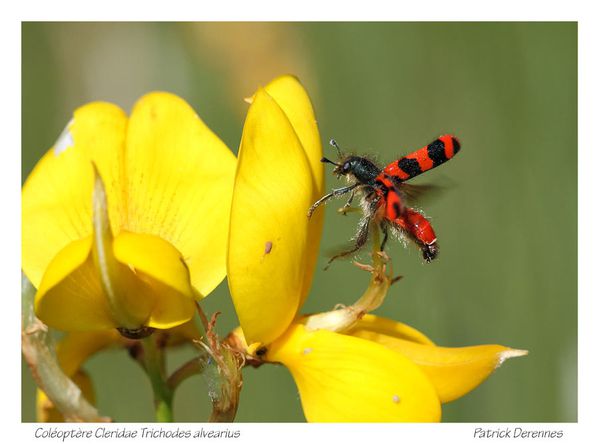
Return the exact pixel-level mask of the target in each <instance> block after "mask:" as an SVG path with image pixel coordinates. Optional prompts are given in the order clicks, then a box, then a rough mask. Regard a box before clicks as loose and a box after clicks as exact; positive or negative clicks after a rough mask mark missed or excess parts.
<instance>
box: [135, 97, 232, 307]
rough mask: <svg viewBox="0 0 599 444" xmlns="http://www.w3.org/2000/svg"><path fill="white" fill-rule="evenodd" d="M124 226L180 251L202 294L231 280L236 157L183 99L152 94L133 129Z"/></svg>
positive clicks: (137, 107) (141, 104) (138, 109)
mask: <svg viewBox="0 0 599 444" xmlns="http://www.w3.org/2000/svg"><path fill="white" fill-rule="evenodd" d="M125 162H126V172H125V177H126V180H125V182H126V184H125V193H126V195H127V197H128V202H127V211H126V217H125V221H124V229H126V230H128V231H131V232H136V233H146V234H154V235H156V236H159V237H161V238H162V239H165V240H167V241H168V242H170V243H171V244H172V245H173V246H174V247H175V248H176V249H177V250H178V251H180V252H181V254H182V255H183V258H184V260H185V263H186V264H187V265H188V267H189V272H190V275H191V283H192V285H193V286H194V288H195V289H196V290H197V292H198V293H199V294H200V296H205V295H207V294H208V293H210V292H211V291H212V290H213V289H214V288H215V287H216V286H217V285H218V284H219V283H220V282H221V281H222V279H223V278H224V276H225V262H226V261H225V257H226V243H227V233H228V219H229V209H230V205H231V194H232V190H233V177H234V172H235V156H234V155H233V154H232V153H231V151H230V150H229V149H228V148H227V147H226V146H225V145H224V143H223V142H222V141H221V140H220V139H219V138H218V137H217V136H216V135H215V134H214V133H213V132H212V131H211V130H210V129H209V128H208V127H207V126H206V125H205V124H204V122H202V120H201V119H200V118H199V117H198V115H197V114H196V113H195V112H194V111H193V109H192V108H191V107H190V106H189V105H188V104H187V103H186V102H185V101H183V100H182V99H180V98H178V97H176V96H174V95H172V94H168V93H152V94H148V95H146V96H144V97H143V98H142V99H140V100H139V102H138V103H137V104H136V105H135V108H134V110H133V112H132V114H131V119H130V123H129V128H128V132H127V149H126V160H125Z"/></svg>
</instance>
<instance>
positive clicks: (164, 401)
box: [142, 335, 173, 422]
mask: <svg viewBox="0 0 599 444" xmlns="http://www.w3.org/2000/svg"><path fill="white" fill-rule="evenodd" d="M142 341H143V347H144V367H145V370H146V373H147V375H148V377H149V378H150V383H151V384H152V390H153V391H154V404H155V408H156V421H158V422H173V391H172V389H171V387H170V386H169V384H168V383H167V381H166V375H165V368H164V367H165V365H164V354H163V352H162V349H161V348H159V347H158V344H156V339H155V337H154V335H152V336H149V337H147V338H145V339H143V340H142Z"/></svg>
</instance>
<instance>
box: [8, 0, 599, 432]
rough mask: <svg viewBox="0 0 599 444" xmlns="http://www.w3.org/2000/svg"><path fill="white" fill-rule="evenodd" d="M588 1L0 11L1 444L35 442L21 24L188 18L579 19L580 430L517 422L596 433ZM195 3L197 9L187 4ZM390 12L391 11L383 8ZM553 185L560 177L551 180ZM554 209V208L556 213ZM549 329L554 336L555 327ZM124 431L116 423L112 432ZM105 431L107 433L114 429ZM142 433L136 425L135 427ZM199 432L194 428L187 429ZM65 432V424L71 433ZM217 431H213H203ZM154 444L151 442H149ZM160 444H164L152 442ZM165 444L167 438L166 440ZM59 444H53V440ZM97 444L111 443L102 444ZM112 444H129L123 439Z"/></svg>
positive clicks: (594, 162) (152, 4) (593, 49)
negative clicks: (27, 385)
mask: <svg viewBox="0 0 599 444" xmlns="http://www.w3.org/2000/svg"><path fill="white" fill-rule="evenodd" d="M589 3H590V2H581V1H569V2H561V1H560V2H558V1H543V2H525V1H522V0H519V1H514V0H509V1H502V2H496V3H491V2H468V1H463V0H460V1H456V0H454V1H451V2H447V1H437V0H429V1H426V2H422V3H421V4H417V2H405V3H402V4H397V5H396V6H394V7H390V6H389V3H388V2H384V1H381V0H369V1H368V2H364V1H362V2H325V1H318V2H317V1H313V0H304V1H303V2H294V3H293V4H292V3H289V4H287V5H285V4H284V2H282V1H280V0H279V1H274V0H270V1H256V0H254V1H251V2H248V1H243V2H219V3H218V5H216V4H215V2H204V1H197V2H192V1H182V0H169V1H167V2H165V1H153V0H152V1H144V2H126V1H122V0H119V1H115V0H104V1H102V2H99V3H95V4H94V3H91V2H74V1H65V0H54V1H46V2H43V1H21V2H19V3H18V4H15V5H14V6H13V7H14V8H15V9H12V10H7V7H6V6H5V5H3V6H2V9H3V10H2V14H1V16H2V23H1V25H2V26H1V27H0V32H1V33H2V38H1V39H0V44H1V48H2V52H1V54H2V58H3V69H2V82H1V83H0V85H2V92H3V102H4V106H3V107H1V111H0V112H1V120H0V122H2V129H3V132H4V135H5V136H4V138H3V139H4V140H5V145H4V147H3V148H4V149H3V154H4V156H5V157H4V159H3V162H1V164H2V172H1V174H0V177H1V180H2V188H1V190H2V191H3V193H2V195H3V199H2V202H3V203H4V205H5V206H8V208H6V207H5V208H4V211H3V222H2V228H3V229H2V230H0V232H1V233H2V234H1V236H2V237H1V240H2V247H3V248H2V268H1V269H2V284H3V286H2V289H3V295H2V297H3V298H4V301H9V307H8V310H6V309H5V310H4V312H5V313H7V314H9V315H8V316H5V317H4V319H3V321H4V322H3V323H2V327H3V330H4V332H5V334H4V344H3V345H4V347H3V353H4V354H6V358H5V362H7V363H8V365H4V366H3V367H2V375H1V376H2V386H3V388H4V389H3V392H2V394H3V396H2V399H1V401H0V408H1V409H2V410H1V413H0V417H1V418H2V422H3V423H4V424H8V426H9V427H5V428H3V433H2V439H3V440H4V439H10V436H11V435H13V434H18V435H20V438H19V439H18V441H19V442H34V441H35V442H38V441H39V440H35V439H34V438H33V433H32V431H34V430H35V428H36V427H37V425H36V424H21V423H20V414H21V410H20V408H19V406H20V398H21V393H20V368H19V366H18V365H14V363H15V362H18V359H20V333H19V332H20V319H19V316H18V315H17V314H18V313H20V303H19V296H18V295H19V293H20V278H19V276H20V268H19V263H20V221H19V215H20V168H18V167H17V165H20V146H21V143H20V142H21V141H20V128H21V127H20V116H21V91H20V87H19V86H20V74H21V73H20V66H21V63H20V57H21V45H20V43H21V24H20V22H21V21H30V20H42V21H53V20H59V21H64V20H67V21H70V20H93V21H105V20H110V21H117V20H118V21H129V20H131V21H152V20H160V21H190V20H197V21H202V20H227V21H235V20H244V21H257V20H287V21H304V20H317V21H327V20H332V21H345V20H348V21H349V20H360V21H391V20H392V21H419V20H424V21H444V20H450V21H453V20H456V21H457V20H462V21H479V20H480V21H502V20H518V21H529V20H530V21H548V20H556V21H578V22H579V91H580V93H579V95H578V96H579V147H580V148H579V210H578V220H579V264H578V265H579V367H578V368H579V387H581V390H579V397H578V400H579V410H578V412H579V423H578V424H522V425H521V426H522V427H523V428H526V429H529V430H532V429H552V430H564V431H565V432H566V434H565V437H564V438H562V439H561V440H535V441H538V442H548V441H552V442H553V441H560V442H581V439H582V438H583V436H590V435H592V434H594V433H593V432H594V423H593V421H594V419H595V416H596V407H595V401H596V397H597V394H598V393H599V391H598V390H597V388H598V387H597V382H596V381H597V375H599V368H598V365H597V359H596V357H595V356H596V354H597V352H596V350H597V334H596V333H597V331H596V327H595V326H596V325H597V322H596V320H595V317H596V316H597V315H599V302H598V298H599V292H597V291H596V290H597V285H596V283H595V282H596V279H595V277H594V271H595V270H594V269H595V267H594V264H595V263H596V261H597V260H596V259H595V258H594V257H593V256H594V253H595V252H598V251H599V248H598V245H597V236H596V235H594V232H595V230H594V228H595V221H596V220H598V219H597V217H596V212H595V210H596V208H597V205H596V201H597V193H596V190H597V189H598V185H597V180H596V179H595V178H596V177H597V170H598V169H599V148H598V147H596V145H597V137H596V135H595V132H594V131H593V130H594V127H595V126H597V123H598V122H599V118H598V116H597V112H596V111H595V110H596V109H597V104H599V95H598V88H597V83H598V80H597V75H598V70H597V54H598V53H599V51H598V48H597V45H596V42H597V40H598V39H597V37H598V35H597V34H598V33H597V20H596V19H597V18H598V17H597V15H595V14H594V13H593V11H592V10H591V8H592V7H591V6H587V5H589ZM191 4H193V5H194V6H190V5H191ZM390 8H391V9H390ZM556 180H558V178H556ZM558 210H559V209H556V211H558ZM555 328H559V326H558V325H556V326H555ZM112 426H121V427H122V426H123V424H119V425H112ZM112 426H111V427H112ZM129 426H131V427H139V428H141V427H142V426H143V425H139V424H132V425H129ZM183 426H185V424H173V425H167V426H165V427H167V428H176V427H183ZM188 426H189V427H193V428H197V427H198V426H201V425H200V424H189V425H188ZM478 426H480V427H485V426H486V427H489V428H492V429H493V428H495V429H496V428H501V427H504V426H510V427H516V426H518V425H517V424H510V425H502V424H496V423H494V424H486V425H480V424H477V425H474V424H441V425H430V426H426V425H415V424H413V425H397V424H394V425H382V424H377V425H362V424H346V425H342V426H341V425H323V424H311V425H305V424H234V425H230V426H226V427H227V428H228V429H231V430H234V429H239V430H241V431H242V438H241V439H239V440H236V441H238V442H261V443H269V442H273V443H274V442H277V443H280V442H281V441H282V440H284V441H285V442H290V443H294V442H300V441H301V442H305V441H307V440H317V441H325V440H326V441H329V440H339V439H342V440H343V441H344V442H364V441H376V442H383V440H384V441H385V442H415V441H416V442H427V441H428V440H431V441H432V440H441V439H442V440H443V441H444V442H468V441H472V440H475V439H474V438H472V433H473V429H474V428H475V427H478ZM71 427H72V425H71ZM210 427H212V428H213V429H216V427H217V426H210ZM152 441H154V440H152ZM155 441H156V442H167V440H155ZM170 441H171V440H168V442H170ZM52 442H58V441H52ZM102 442H116V441H114V440H106V439H105V440H102ZM118 442H132V441H123V440H120V441H118Z"/></svg>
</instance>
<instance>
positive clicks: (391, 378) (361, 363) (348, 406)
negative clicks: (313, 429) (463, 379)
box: [266, 324, 441, 422]
mask: <svg viewBox="0 0 599 444" xmlns="http://www.w3.org/2000/svg"><path fill="white" fill-rule="evenodd" d="M266 358H267V359H268V360H269V361H276V362H281V363H283V364H284V365H285V366H286V367H287V368H288V369H289V370H290V371H291V374H292V375H293V378H294V379H295V382H296V384H297V386H298V389H299V393H300V398H301V402H302V407H303V409H304V414H305V415H306V419H307V420H308V421H310V422H404V421H405V422H428V421H439V420H440V418H441V408H440V404H439V400H438V398H437V394H436V393H435V389H434V388H433V386H432V385H431V383H430V381H429V380H428V378H427V377H426V376H425V375H424V374H423V373H422V371H421V370H420V369H419V368H418V367H417V366H416V365H414V364H413V363H412V362H411V361H410V360H409V359H407V358H405V357H404V356H402V355H401V354H399V353H396V352H393V351H392V350H389V349H388V348H386V347H384V346H382V345H379V344H376V343H374V342H370V341H366V340H363V339H360V338H355V337H353V336H347V335H341V334H338V333H333V332H330V331H326V330H317V331H307V330H306V329H305V327H304V326H303V325H298V324H294V325H292V326H291V327H290V329H289V331H287V332H286V333H285V335H284V336H283V337H281V338H279V339H278V340H277V341H276V342H275V343H273V344H272V345H271V346H270V348H269V350H268V352H267V354H266Z"/></svg>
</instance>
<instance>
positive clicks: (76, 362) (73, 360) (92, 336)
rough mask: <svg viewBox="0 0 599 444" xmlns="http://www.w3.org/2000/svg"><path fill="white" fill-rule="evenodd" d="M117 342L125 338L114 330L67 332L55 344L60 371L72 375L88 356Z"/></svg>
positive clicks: (120, 342)
mask: <svg viewBox="0 0 599 444" xmlns="http://www.w3.org/2000/svg"><path fill="white" fill-rule="evenodd" d="M117 344H125V340H124V339H123V337H122V336H121V335H120V334H119V333H118V332H117V331H116V330H96V331H87V332H76V333H67V334H66V335H65V336H64V337H63V338H62V339H61V340H60V341H59V342H58V344H57V345H56V358H57V359H58V364H59V365H60V368H62V371H63V372H64V373H65V374H66V375H67V376H69V377H72V376H73V375H75V374H76V373H77V372H78V371H79V369H80V368H81V366H82V365H83V363H84V362H85V361H86V360H87V359H88V358H89V357H90V356H92V355H94V354H95V353H97V352H99V351H100V350H103V349H105V348H107V347H110V346H112V345H117Z"/></svg>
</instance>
